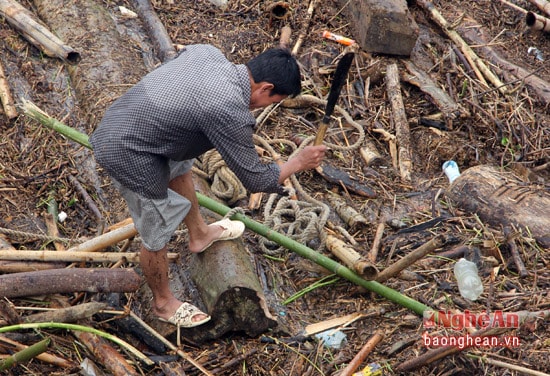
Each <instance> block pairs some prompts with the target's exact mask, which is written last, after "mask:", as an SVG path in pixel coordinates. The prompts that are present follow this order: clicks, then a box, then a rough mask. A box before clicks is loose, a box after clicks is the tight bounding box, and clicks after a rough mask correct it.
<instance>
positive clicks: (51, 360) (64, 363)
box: [0, 336, 74, 368]
mask: <svg viewBox="0 0 550 376" xmlns="http://www.w3.org/2000/svg"><path fill="white" fill-rule="evenodd" d="M0 342H4V343H8V344H10V345H12V346H14V347H15V348H16V349H17V350H24V349H27V348H29V346H27V345H24V344H22V343H19V342H16V341H14V340H12V339H10V338H7V337H4V336H0ZM35 358H36V359H38V360H40V361H41V362H44V363H48V364H52V365H54V366H56V367H61V368H71V367H74V364H72V363H71V362H70V361H68V360H67V359H65V358H61V357H59V356H57V355H54V354H50V353H47V352H44V353H42V354H38V355H37V356H36V357H35Z"/></svg>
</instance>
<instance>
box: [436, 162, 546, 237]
mask: <svg viewBox="0 0 550 376" xmlns="http://www.w3.org/2000/svg"><path fill="white" fill-rule="evenodd" d="M446 195H447V197H448V198H449V199H450V201H451V202H452V203H453V204H454V205H455V206H456V207H457V208H460V209H461V210H464V211H466V212H468V213H472V214H476V215H478V216H479V218H480V219H481V220H482V221H484V222H486V223H488V224H490V225H492V226H498V227H500V226H502V227H510V228H516V229H517V230H519V231H521V232H522V234H523V236H525V237H527V238H530V237H533V238H534V239H536V240H537V241H538V242H539V243H540V244H541V245H542V246H543V247H550V216H549V215H548V212H549V208H550V193H548V191H547V190H545V189H544V188H543V187H539V188H537V187H536V186H533V185H526V184H525V183H522V181H521V180H520V179H519V178H518V177H517V176H515V175H514V174H512V173H511V172H507V171H506V170H503V169H497V168H496V167H492V166H488V165H480V166H475V167H471V168H469V169H467V170H465V171H464V172H463V173H462V174H461V175H460V176H459V177H458V178H456V179H455V180H454V181H453V183H452V184H451V185H450V186H449V188H448V189H447V192H446Z"/></svg>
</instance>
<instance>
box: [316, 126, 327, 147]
mask: <svg viewBox="0 0 550 376" xmlns="http://www.w3.org/2000/svg"><path fill="white" fill-rule="evenodd" d="M327 128H328V124H327V123H325V122H322V123H321V125H320V126H319V129H318V130H317V134H316V135H315V140H314V141H313V145H315V146H317V145H321V144H322V143H323V139H324V138H325V133H327Z"/></svg>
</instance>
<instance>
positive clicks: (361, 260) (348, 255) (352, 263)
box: [326, 235, 378, 281]
mask: <svg viewBox="0 0 550 376" xmlns="http://www.w3.org/2000/svg"><path fill="white" fill-rule="evenodd" d="M326 247H327V249H328V250H330V251H331V252H332V254H333V255H335V256H336V257H337V258H338V259H339V260H341V261H342V262H343V263H344V264H345V265H347V266H348V268H350V269H352V270H354V271H355V272H356V273H357V274H359V275H360V276H362V277H363V278H365V279H366V280H367V281H372V280H374V279H376V276H377V274H378V269H377V268H376V266H374V265H373V264H372V263H371V262H370V261H369V260H367V259H366V258H365V257H363V256H361V255H360V254H359V253H358V252H357V251H356V250H355V249H353V248H352V247H350V246H348V245H347V244H346V243H345V242H343V241H342V240H340V239H338V238H337V237H335V236H332V235H327V239H326Z"/></svg>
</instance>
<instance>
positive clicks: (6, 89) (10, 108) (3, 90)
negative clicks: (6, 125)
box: [0, 61, 17, 119]
mask: <svg viewBox="0 0 550 376" xmlns="http://www.w3.org/2000/svg"><path fill="white" fill-rule="evenodd" d="M0 101H1V102H2V106H3V108H4V114H5V115H6V117H7V118H8V119H13V118H15V117H17V109H16V108H15V105H14V104H13V96H12V95H11V90H10V86H9V84H8V80H7V79H6V74H5V72H4V66H3V65H2V62H1V61H0Z"/></svg>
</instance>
